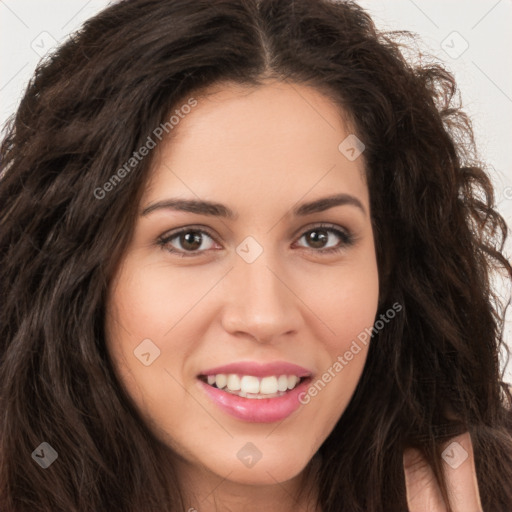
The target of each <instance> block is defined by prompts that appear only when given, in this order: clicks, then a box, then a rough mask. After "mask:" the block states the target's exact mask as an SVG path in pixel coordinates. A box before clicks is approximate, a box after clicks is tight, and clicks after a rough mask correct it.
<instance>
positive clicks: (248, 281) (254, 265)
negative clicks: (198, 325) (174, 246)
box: [224, 240, 300, 340]
mask: <svg viewBox="0 0 512 512" xmlns="http://www.w3.org/2000/svg"><path fill="white" fill-rule="evenodd" d="M251 244H252V245H251ZM260 247H261V246H260ZM244 249H248V251H247V252H245V253H244V252H243V250H244ZM256 249H257V247H256V246H255V244H254V242H253V241H251V240H249V241H247V245H244V242H243V243H241V244H240V245H239V247H238V248H237V252H238V253H239V255H238V256H237V259H236V260H235V261H236V262H235V268H234V269H233V271H232V272H230V277H229V279H230V286H229V295H230V297H229V299H228V305H227V307H226V310H225V314H224V323H225V328H226V329H227V330H229V331H231V332H235V331H245V332H247V333H249V334H251V335H252V336H254V337H256V338H257V339H259V340H263V339H270V338H272V337H275V336H279V335H281V334H284V333H285V332H288V331H290V330H295V329H297V327H298V319H299V317H300V315H299V311H298V309H297V304H296V298H295V296H294V294H293V293H292V292H291V291H290V289H289V288H288V286H287V285H286V284H285V283H286V279H285V276H284V273H283V272H282V271H280V270H281V268H282V266H281V263H282V262H281V261H280V260H279V259H278V258H277V257H274V254H275V252H274V251H272V250H269V249H265V250H258V251H256ZM261 249H263V248H261ZM239 251H241V254H240V252H239ZM257 252H259V255H257V256H256V257H254V255H255V254H257ZM247 255H251V257H247Z"/></svg>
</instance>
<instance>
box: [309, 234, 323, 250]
mask: <svg viewBox="0 0 512 512" xmlns="http://www.w3.org/2000/svg"><path fill="white" fill-rule="evenodd" d="M309 236H310V240H311V241H312V245H313V247H323V245H324V243H325V242H326V240H327V237H326V235H325V231H320V230H319V231H316V230H315V231H311V232H310V234H309ZM315 244H318V245H315Z"/></svg>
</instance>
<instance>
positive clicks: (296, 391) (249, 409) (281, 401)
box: [198, 377, 311, 423]
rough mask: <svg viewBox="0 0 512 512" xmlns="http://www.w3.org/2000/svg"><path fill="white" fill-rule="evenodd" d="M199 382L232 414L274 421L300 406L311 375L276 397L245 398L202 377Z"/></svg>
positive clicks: (216, 402)
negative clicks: (211, 383) (214, 385)
mask: <svg viewBox="0 0 512 512" xmlns="http://www.w3.org/2000/svg"><path fill="white" fill-rule="evenodd" d="M198 382H199V383H200V384H201V386H202V388H203V389H204V391H205V392H206V394H207V395H208V396H209V397H210V398H211V399H212V400H213V402H214V403H215V404H217V405H218V406H219V407H220V408H221V409H222V410H223V411H224V412H227V413H228V414H231V416H234V417H235V418H238V419H240V420H244V421H251V422H254V423H272V422H274V421H281V420H284V419H285V418H287V417H288V416H290V414H292V413H293V412H295V411H296V410H297V409H298V408H299V406H300V405H301V403H300V402H299V395H300V394H301V393H302V392H304V391H306V390H307V388H308V386H309V384H310V382H311V377H309V378H307V379H305V380H304V381H302V382H301V383H300V384H299V385H298V386H297V387H295V388H293V389H292V390H288V391H287V392H286V393H285V394H284V395H283V396H279V397H276V398H244V397H241V396H238V395H233V394H232V393H228V392H227V391H223V390H222V389H218V388H214V387H213V386H210V385H209V384H207V383H206V382H203V381H202V380H200V379H198Z"/></svg>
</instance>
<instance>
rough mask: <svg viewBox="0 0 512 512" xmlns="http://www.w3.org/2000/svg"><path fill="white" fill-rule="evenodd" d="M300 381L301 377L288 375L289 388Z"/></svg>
mask: <svg viewBox="0 0 512 512" xmlns="http://www.w3.org/2000/svg"><path fill="white" fill-rule="evenodd" d="M298 381H299V378H298V377H297V376H296V375H288V389H293V388H294V387H295V386H296V384H297V382H298Z"/></svg>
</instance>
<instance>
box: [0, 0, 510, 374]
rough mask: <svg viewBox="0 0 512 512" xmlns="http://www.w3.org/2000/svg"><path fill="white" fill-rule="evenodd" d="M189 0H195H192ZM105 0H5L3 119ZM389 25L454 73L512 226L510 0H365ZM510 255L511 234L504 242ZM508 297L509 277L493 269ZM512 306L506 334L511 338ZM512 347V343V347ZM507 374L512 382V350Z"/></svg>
mask: <svg viewBox="0 0 512 512" xmlns="http://www.w3.org/2000/svg"><path fill="white" fill-rule="evenodd" d="M191 1H192V0H191ZM109 3H112V2H108V1H107V0H67V1H65V2H64V1H62V0H60V1H58V0H0V63H1V67H0V124H1V125H2V126H3V125H4V123H5V121H6V120H7V118H8V117H9V116H10V115H11V114H13V113H14V112H15V111H16V108H17V106H18V103H19V101H20V99H21V95H22V93H23V91H24V88H25V87H26V84H27V82H28V80H29V79H30V77H31V76H32V73H33V71H34V69H35V67H36V65H37V63H38V61H39V60H40V58H41V57H42V56H43V55H45V53H46V52H48V51H49V50H51V49H52V48H54V47H55V46H56V45H58V44H59V42H62V41H64V40H65V39H66V38H67V37H68V36H69V34H70V33H71V32H73V31H75V30H76V29H78V28H79V27H80V26H81V24H82V23H83V22H84V21H85V20H86V19H87V18H89V17H91V16H93V15H94V14H96V13H97V12H98V11H100V10H101V9H103V8H105V7H106V6H107V5H108V4H109ZM359 3H360V5H362V6H363V7H364V8H366V9H367V10H368V11H369V13H370V14H371V15H372V17H373V19H374V21H375V23H376V25H377V27H378V28H380V29H384V30H408V31H412V32H415V33H416V34H418V35H419V37H420V40H421V43H420V44H421V46H420V47H421V48H423V49H424V50H426V51H428V52H429V53H430V54H432V55H434V56H435V57H437V58H438V59H439V60H440V61H442V63H443V64H444V65H445V66H446V67H447V68H448V69H449V70H450V71H451V72H452V73H453V74H454V75H455V78H456V80H457V83H458V86H459V90H460V92H461V99H462V104H463V106H464V109H465V110H466V112H468V114H469V115H470V116H471V118H472V120H473V127H474V130H475V136H476V141H477V145H478V147H479V151H480V156H481V157H482V159H483V160H484V161H486V162H487V163H488V164H489V165H490V166H491V167H492V169H491V172H492V178H493V182H494V184H495V191H496V198H497V203H498V209H499V211H500V212H501V214H502V215H503V216H504V218H505V220H506V221H507V224H508V225H509V226H510V227H511V228H512V153H511V151H510V150H511V146H512V144H511V143H512V137H511V136H512V65H511V64H512V62H511V58H510V48H512V31H511V30H510V27H511V26H512V1H511V0H471V1H464V2H462V1H461V0H361V1H360V2H359ZM505 251H506V254H507V257H508V258H509V260H510V259H511V257H512V241H511V240H510V239H509V240H508V241H507V244H506V246H505ZM495 289H496V290H497V292H498V293H499V294H500V296H501V297H503V299H504V300H507V299H508V298H509V297H510V295H511V293H512V290H511V287H510V284H505V283H504V282H503V280H502V279H499V278H498V276H496V279H495ZM511 310H512V306H511V307H509V308H508V312H507V322H506V325H505V340H506V341H507V342H508V343H509V344H512V312H511ZM511 350H512V347H511ZM505 380H506V381H508V382H511V383H512V357H511V361H509V364H508V366H507V367H506V375H505Z"/></svg>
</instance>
